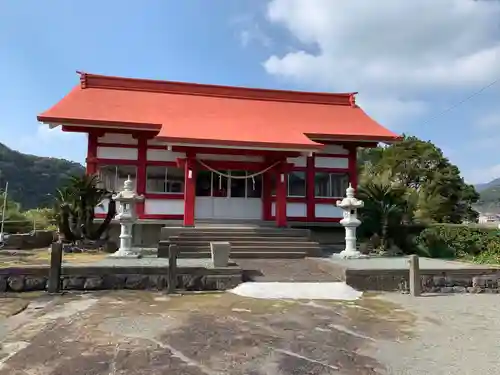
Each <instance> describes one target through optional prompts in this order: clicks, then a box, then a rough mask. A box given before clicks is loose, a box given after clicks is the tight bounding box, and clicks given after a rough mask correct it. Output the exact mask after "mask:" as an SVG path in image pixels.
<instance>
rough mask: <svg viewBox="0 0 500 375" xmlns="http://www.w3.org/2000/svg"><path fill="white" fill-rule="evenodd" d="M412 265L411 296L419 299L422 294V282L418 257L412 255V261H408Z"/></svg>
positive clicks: (410, 272) (410, 274)
mask: <svg viewBox="0 0 500 375" xmlns="http://www.w3.org/2000/svg"><path fill="white" fill-rule="evenodd" d="M408 263H409V265H410V271H409V276H410V294H411V295H412V296H414V297H418V296H420V295H421V294H422V285H421V282H420V266H419V259H418V255H415V254H413V255H410V260H409V261H408Z"/></svg>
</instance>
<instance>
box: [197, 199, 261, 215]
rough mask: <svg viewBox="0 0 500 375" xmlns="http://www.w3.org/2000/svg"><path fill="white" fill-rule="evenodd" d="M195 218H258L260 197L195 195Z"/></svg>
mask: <svg viewBox="0 0 500 375" xmlns="http://www.w3.org/2000/svg"><path fill="white" fill-rule="evenodd" d="M194 215H195V219H228V220H231V219H233V220H244V219H246V220H260V219H262V199H260V198H222V197H196V202H195V214H194Z"/></svg>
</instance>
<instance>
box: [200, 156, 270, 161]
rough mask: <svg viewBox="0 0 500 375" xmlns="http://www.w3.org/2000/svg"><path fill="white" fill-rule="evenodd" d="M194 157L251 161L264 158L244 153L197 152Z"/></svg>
mask: <svg viewBox="0 0 500 375" xmlns="http://www.w3.org/2000/svg"><path fill="white" fill-rule="evenodd" d="M196 158H197V159H200V160H230V161H253V162H262V161H264V158H263V157H261V156H246V155H223V154H221V155H218V154H197V155H196Z"/></svg>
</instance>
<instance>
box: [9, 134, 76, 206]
mask: <svg viewBox="0 0 500 375" xmlns="http://www.w3.org/2000/svg"><path fill="white" fill-rule="evenodd" d="M84 172H85V169H84V167H83V166H82V165H81V164H79V163H75V162H72V161H68V160H64V159H57V158H47V157H40V156H34V155H28V154H23V153H21V152H18V151H15V150H12V149H10V148H9V147H7V146H5V145H4V144H2V143H0V190H2V191H3V190H4V188H5V183H6V182H7V181H8V182H9V190H8V196H9V199H11V200H13V201H16V202H19V203H20V204H21V208H22V209H23V210H27V209H30V208H36V207H43V206H48V205H50V204H51V202H52V198H51V194H54V193H55V191H56V189H57V188H58V187H60V186H61V184H62V183H64V181H65V180H67V179H68V177H69V176H72V175H75V174H82V173H84Z"/></svg>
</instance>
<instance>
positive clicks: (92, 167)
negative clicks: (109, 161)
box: [86, 132, 98, 175]
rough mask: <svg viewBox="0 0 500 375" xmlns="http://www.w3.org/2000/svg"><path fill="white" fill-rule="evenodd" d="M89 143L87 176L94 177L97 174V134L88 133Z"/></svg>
mask: <svg viewBox="0 0 500 375" xmlns="http://www.w3.org/2000/svg"><path fill="white" fill-rule="evenodd" d="M88 134H89V135H88V143H87V160H86V165H87V175H93V174H96V173H97V163H96V158H97V138H98V135H97V133H96V132H89V133H88Z"/></svg>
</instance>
